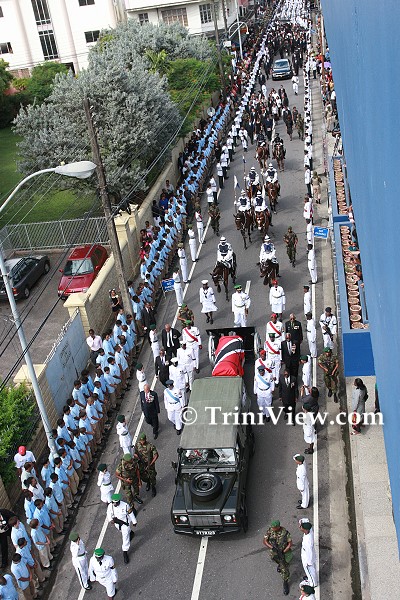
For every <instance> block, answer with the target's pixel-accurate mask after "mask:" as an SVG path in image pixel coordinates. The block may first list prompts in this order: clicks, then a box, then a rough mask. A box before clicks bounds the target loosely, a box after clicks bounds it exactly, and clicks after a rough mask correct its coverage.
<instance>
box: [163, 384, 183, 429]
mask: <svg viewBox="0 0 400 600" xmlns="http://www.w3.org/2000/svg"><path fill="white" fill-rule="evenodd" d="M165 385H166V388H165V390H164V406H165V410H166V411H167V417H168V420H169V421H171V423H173V424H174V427H175V429H176V434H177V435H181V433H182V427H183V424H182V409H183V408H184V406H185V404H184V399H183V397H182V393H181V392H180V390H179V389H178V388H177V387H175V386H174V382H173V380H172V379H168V380H167V381H166V382H165Z"/></svg>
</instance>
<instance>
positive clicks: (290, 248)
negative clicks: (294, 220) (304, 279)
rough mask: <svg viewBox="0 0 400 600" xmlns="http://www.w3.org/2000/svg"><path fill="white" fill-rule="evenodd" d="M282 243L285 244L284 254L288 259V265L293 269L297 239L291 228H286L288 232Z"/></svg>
mask: <svg viewBox="0 0 400 600" xmlns="http://www.w3.org/2000/svg"><path fill="white" fill-rule="evenodd" d="M283 241H284V242H285V244H286V252H287V255H288V257H289V261H290V264H291V265H292V267H293V268H294V267H295V266H296V246H297V242H298V239H297V235H296V234H295V233H294V231H293V229H292V227H291V226H289V227H288V230H287V232H286V233H285V235H284V237H283Z"/></svg>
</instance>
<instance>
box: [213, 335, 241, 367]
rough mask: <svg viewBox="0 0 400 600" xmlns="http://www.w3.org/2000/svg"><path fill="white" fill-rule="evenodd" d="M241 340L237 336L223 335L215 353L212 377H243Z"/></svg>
mask: <svg viewBox="0 0 400 600" xmlns="http://www.w3.org/2000/svg"><path fill="white" fill-rule="evenodd" d="M244 358H245V355H244V347H243V339H242V338H241V337H240V336H238V335H223V336H222V337H221V338H220V339H219V342H218V346H217V349H216V351H215V365H214V368H213V371H212V375H213V376H214V377H236V376H239V377H243V374H244V370H243V365H244Z"/></svg>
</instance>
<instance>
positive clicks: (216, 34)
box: [212, 0, 226, 102]
mask: <svg viewBox="0 0 400 600" xmlns="http://www.w3.org/2000/svg"><path fill="white" fill-rule="evenodd" d="M212 11H213V19H214V31H215V43H216V46H217V56H218V65H219V73H220V76H221V84H222V99H223V101H224V102H226V83H225V73H224V67H223V65H222V56H221V46H220V43H219V33H218V22H217V11H216V9H215V0H212Z"/></svg>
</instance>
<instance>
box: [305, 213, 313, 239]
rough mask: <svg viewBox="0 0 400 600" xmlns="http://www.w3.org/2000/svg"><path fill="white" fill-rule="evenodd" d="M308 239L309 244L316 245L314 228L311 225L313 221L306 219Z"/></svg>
mask: <svg viewBox="0 0 400 600" xmlns="http://www.w3.org/2000/svg"><path fill="white" fill-rule="evenodd" d="M306 238H307V244H312V245H314V227H313V224H312V223H311V219H306Z"/></svg>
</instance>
